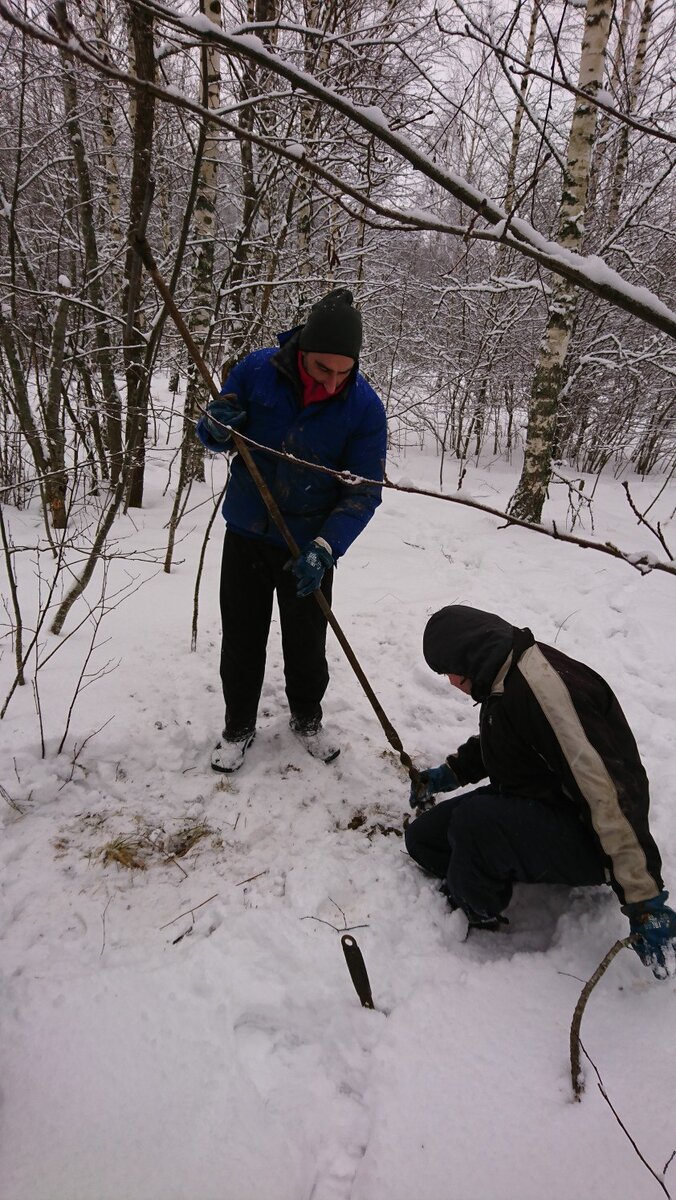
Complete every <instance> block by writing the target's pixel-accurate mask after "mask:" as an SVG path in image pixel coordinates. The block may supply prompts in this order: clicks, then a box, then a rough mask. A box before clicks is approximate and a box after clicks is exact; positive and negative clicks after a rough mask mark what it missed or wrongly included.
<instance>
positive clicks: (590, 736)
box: [424, 605, 663, 903]
mask: <svg viewBox="0 0 676 1200" xmlns="http://www.w3.org/2000/svg"><path fill="white" fill-rule="evenodd" d="M472 614H475V617H474V618H473V617H472ZM432 621H434V623H435V624H434V627H433V629H432V630H431V631H430V630H429V628H428V630H427V631H426V635H425V645H424V650H425V657H426V658H427V661H428V662H429V663H430V665H431V666H432V667H433V669H434V670H438V671H441V672H444V673H449V674H463V675H466V676H467V677H468V678H469V679H471V680H472V682H473V684H474V683H475V680H476V679H485V672H483V671H482V666H483V664H484V661H485V656H483V655H482V651H481V643H482V639H487V645H488V647H489V650H488V660H489V662H490V663H491V671H492V683H491V685H490V686H489V687H487V688H485V690H483V692H482V688H481V687H479V693H482V694H476V685H475V686H473V688H472V694H473V695H474V696H475V699H479V700H481V701H482V704H481V712H480V721H479V729H480V732H479V736H478V737H473V738H470V739H469V741H467V742H465V744H464V745H462V746H461V747H460V748H459V750H457V752H456V753H455V754H454V755H451V756H449V758H448V762H449V764H450V766H451V767H452V768H453V770H454V771H455V773H456V775H457V777H458V779H459V781H460V783H461V784H467V783H478V782H480V781H481V780H482V779H485V778H486V776H488V778H489V779H490V781H491V783H492V784H493V785H494V786H495V787H496V788H497V789H498V790H499V791H501V792H504V793H505V794H507V795H509V794H511V795H518V796H526V797H533V798H534V799H538V800H541V801H543V802H544V803H561V802H562V801H563V802H565V801H572V803H573V804H575V805H576V807H577V809H578V811H579V813H580V816H581V817H582V819H583V820H584V821H585V822H586V823H588V824H589V825H590V826H591V828H592V829H593V831H594V833H595V835H596V837H597V839H598V841H599V844H600V846H601V849H602V852H603V854H604V856H605V859H606V863H607V867H608V871H609V877H610V882H611V883H612V885H613V887H614V889H615V891H616V892H617V895H618V896H619V898H620V901H621V902H622V903H628V902H633V901H637V900H646V899H649V898H650V897H652V896H656V895H657V894H658V893H659V892H660V891H661V890H662V886H663V884H662V877H661V873H660V872H661V861H660V855H659V851H658V849H657V846H656V845H655V842H654V841H653V838H652V836H651V833H650V829H649V826H648V807H649V795H648V779H647V777H646V773H645V770H644V768H643V764H642V762H641V759H640V757H639V752H638V748H637V746H636V742H635V740H634V736H633V734H632V732H631V729H630V728H629V725H628V723H627V720H626V717H625V716H624V713H623V712H622V709H621V708H620V705H619V702H618V700H617V697H616V696H615V695H614V694H613V692H612V690H611V689H610V687H609V686H608V684H607V683H606V682H605V680H604V679H602V678H601V676H600V675H597V674H596V672H595V671H593V670H592V669H591V668H590V667H588V666H586V665H585V664H584V663H581V662H577V661H576V660H575V659H573V658H568V656H567V655H565V654H562V653H561V651H560V650H557V649H555V648H554V647H553V646H547V645H544V644H543V643H541V642H536V641H535V639H534V637H533V634H532V633H531V632H530V630H529V629H517V628H515V627H514V626H510V625H508V623H507V622H505V621H503V620H502V618H500V617H494V616H493V614H491V613H483V612H480V610H478V609H470V608H465V607H464V606H461V605H452V606H449V607H448V608H445V609H442V610H441V613H437V614H435V617H434V618H432ZM430 624H432V622H430ZM509 631H511V633H510V632H509ZM444 634H445V636H444ZM506 637H507V639H508V642H511V645H508V643H507V642H506V641H505V638H506ZM505 649H507V654H505V653H504V651H505ZM498 658H500V659H501V661H500V662H498ZM449 663H450V664H451V665H449ZM440 664H441V665H440Z"/></svg>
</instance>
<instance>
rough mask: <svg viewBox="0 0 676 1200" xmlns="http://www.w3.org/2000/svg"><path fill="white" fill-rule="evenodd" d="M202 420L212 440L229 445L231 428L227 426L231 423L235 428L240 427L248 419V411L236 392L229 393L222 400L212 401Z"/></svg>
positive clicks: (222, 444)
mask: <svg viewBox="0 0 676 1200" xmlns="http://www.w3.org/2000/svg"><path fill="white" fill-rule="evenodd" d="M202 421H203V424H204V428H205V430H206V432H207V434H208V435H209V437H210V438H211V440H212V442H218V443H219V445H221V446H227V445H228V443H229V441H230V430H229V429H226V428H225V426H226V425H231V426H232V428H233V429H239V428H240V426H241V425H243V424H244V422H245V421H246V412H245V411H244V409H243V408H242V405H241V404H240V402H239V399H238V397H237V396H235V395H234V393H229V394H228V395H227V396H222V397H221V399H220V400H212V401H211V404H209V405H208V406H207V411H206V413H205V415H204V416H203V417H202Z"/></svg>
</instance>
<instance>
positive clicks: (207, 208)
mask: <svg viewBox="0 0 676 1200" xmlns="http://www.w3.org/2000/svg"><path fill="white" fill-rule="evenodd" d="M200 12H201V14H202V15H206V16H207V18H208V19H209V20H210V21H211V23H212V24H213V25H214V26H215V28H216V29H221V27H222V22H221V4H220V0H200ZM201 55H202V103H203V104H204V105H205V106H206V107H207V108H208V109H209V110H210V111H212V110H215V109H217V108H218V107H219V105H220V102H221V87H220V80H221V56H220V52H219V49H218V46H217V45H216V44H215V43H213V42H210V43H209V44H208V45H207V46H204V45H203V46H202V51H201ZM200 147H201V150H200ZM198 153H201V156H200V162H199V164H198V170H197V186H196V196H195V210H194V216H193V229H194V232H195V244H196V247H197V254H196V258H195V264H194V267H193V308H192V311H191V313H190V319H189V322H188V325H189V328H190V332H191V334H192V336H193V338H194V340H195V343H196V344H197V346H198V347H199V348H200V351H201V353H202V357H203V358H204V357H205V355H206V348H207V343H208V340H209V333H210V330H211V319H212V313H213V304H212V300H213V275H214V221H215V217H216V182H217V177H218V155H219V138H218V130H217V127H216V126H215V125H212V124H210V123H207V125H206V129H205V130H204V141H203V142H200V144H199V146H198ZM203 395H204V383H203V382H202V381H201V376H200V375H199V374H198V371H197V367H196V366H195V364H194V363H193V362H192V361H191V362H190V364H189V366H188V382H187V385H186V392H185V404H184V408H183V440H182V443H181V460H180V466H179V473H178V483H177V485H176V495H175V497H174V505H173V509H172V513H171V517H170V520H169V538H168V541H167V552H166V555H165V560H164V570H165V571H166V572H167V574H168V573H169V572H170V570H171V562H172V558H173V554H174V542H175V539H176V530H177V529H178V524H179V521H180V516H181V512H182V509H183V507H184V493H185V490H186V488H187V487H189V484H190V481H191V480H192V479H196V478H197V479H201V480H203V479H204V450H203V447H202V446H201V444H200V442H198V440H197V438H196V437H195V417H196V416H197V413H198V405H199V403H200V401H201V400H202V397H203Z"/></svg>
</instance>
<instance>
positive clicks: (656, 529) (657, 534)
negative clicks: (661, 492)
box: [622, 479, 674, 562]
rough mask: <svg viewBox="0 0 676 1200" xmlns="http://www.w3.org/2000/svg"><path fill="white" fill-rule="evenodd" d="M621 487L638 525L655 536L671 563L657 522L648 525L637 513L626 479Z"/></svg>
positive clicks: (644, 518)
mask: <svg viewBox="0 0 676 1200" xmlns="http://www.w3.org/2000/svg"><path fill="white" fill-rule="evenodd" d="M622 487H623V488H624V490H625V492H626V495H627V500H628V501H629V506H630V508H631V511H632V512H633V513H634V516H635V517H636V518H637V520H638V523H639V525H645V527H646V529H649V530H650V532H651V533H653V534H654V535H655V537H656V538H657V540H658V542H659V543H660V546H661V547H662V549H663V550H665V551H666V553H667V555H668V557H669V558H670V559H671V561H672V562H673V561H674V556H673V554H672V553H671V550H670V549H669V547H668V546H667V543H666V540H665V537H664V534H663V533H662V529H661V527H660V523H659V521H658V522H657V525H656V526H653V525H651V524H650V521H648V520H646V517H645V514H644V513H641V512H639V511H638V508H637V507H636V504H635V503H634V498H633V496H632V494H631V492H630V491H629V484H628V483H627V481H626V479H625V480H624V482H623V484H622Z"/></svg>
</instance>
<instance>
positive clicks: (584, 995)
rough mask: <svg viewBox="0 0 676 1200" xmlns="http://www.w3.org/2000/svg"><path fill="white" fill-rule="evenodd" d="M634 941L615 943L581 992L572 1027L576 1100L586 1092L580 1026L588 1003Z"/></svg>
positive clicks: (571, 1043) (572, 1073) (629, 938)
mask: <svg viewBox="0 0 676 1200" xmlns="http://www.w3.org/2000/svg"><path fill="white" fill-rule="evenodd" d="M632 941H633V935H632V936H631V937H626V938H621V939H620V940H619V941H617V942H615V945H614V946H611V948H610V950H609V951H608V953H607V954H606V956H605V958H604V959H603V961H602V962H601V963H599V965H598V967H597V968H596V970H595V971H594V974H593V975H592V977H591V979H588V980H587V982H586V983H585V985H584V987H583V989H582V991H581V992H580V999H579V1000H578V1002H577V1004H576V1005H575V1012H574V1013H573V1021H572V1024H571V1027H570V1078H571V1082H572V1085H573V1092H574V1095H575V1099H576V1100H579V1099H580V1097H581V1095H582V1093H583V1091H584V1080H583V1079H582V1078H581V1075H580V1026H581V1024H582V1017H583V1015H584V1010H585V1008H586V1006H587V1001H588V999H589V997H590V996H591V993H592V991H593V989H594V988H595V987H596V984H597V983H598V981H599V979H600V978H601V976H602V975H604V974H605V973H606V971H607V970H608V967H609V966H610V964H611V962H612V961H613V959H614V958H615V955H616V954H619V952H620V950H622V949H623V948H624V947H625V946H631V944H632Z"/></svg>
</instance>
